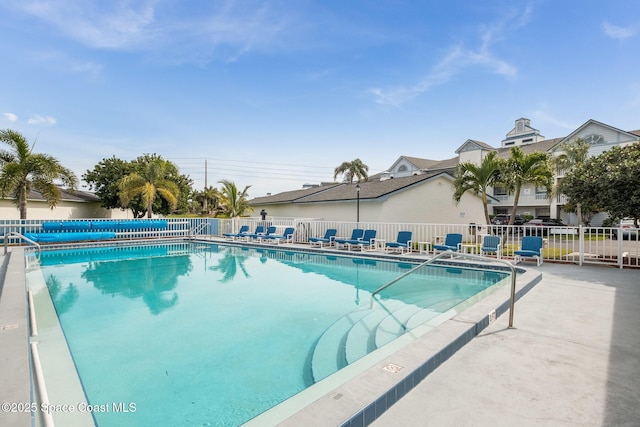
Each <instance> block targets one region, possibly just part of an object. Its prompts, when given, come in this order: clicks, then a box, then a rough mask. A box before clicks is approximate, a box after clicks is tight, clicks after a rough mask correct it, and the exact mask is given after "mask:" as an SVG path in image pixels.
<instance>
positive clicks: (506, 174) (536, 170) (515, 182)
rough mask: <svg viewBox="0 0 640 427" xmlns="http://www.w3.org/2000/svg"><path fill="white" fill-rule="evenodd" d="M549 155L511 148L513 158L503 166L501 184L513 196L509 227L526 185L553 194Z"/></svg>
mask: <svg viewBox="0 0 640 427" xmlns="http://www.w3.org/2000/svg"><path fill="white" fill-rule="evenodd" d="M550 163H551V162H550V159H549V153H546V152H540V151H536V152H533V153H529V154H525V153H524V151H522V149H521V148H520V147H513V148H511V157H510V158H509V159H507V160H506V162H504V164H503V169H502V170H501V173H500V175H501V176H500V179H499V182H500V184H501V185H503V186H504V187H505V188H506V190H507V191H508V192H509V193H510V194H513V209H512V211H511V212H512V215H511V218H510V219H509V225H513V221H514V219H515V218H516V212H517V210H518V202H519V200H520V191H521V190H522V187H523V186H524V185H525V184H534V185H535V186H536V187H544V188H545V190H546V191H547V194H549V195H550V194H551V193H552V192H553V170H552V168H551V164H550Z"/></svg>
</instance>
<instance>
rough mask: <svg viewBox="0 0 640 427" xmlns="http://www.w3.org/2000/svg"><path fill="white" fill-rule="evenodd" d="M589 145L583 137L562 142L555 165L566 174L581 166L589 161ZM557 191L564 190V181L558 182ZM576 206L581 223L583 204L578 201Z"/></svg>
mask: <svg viewBox="0 0 640 427" xmlns="http://www.w3.org/2000/svg"><path fill="white" fill-rule="evenodd" d="M589 147H590V145H589V143H588V142H586V141H585V140H584V139H582V138H577V139H575V140H573V141H570V142H564V143H562V144H561V145H560V147H559V148H560V150H562V153H561V154H560V155H559V156H558V157H556V158H555V159H554V160H553V161H554V164H555V166H556V167H557V168H558V169H564V171H565V174H566V173H567V172H570V171H571V170H573V169H574V168H576V167H581V166H582V165H584V162H586V161H587V156H588V154H589ZM557 191H558V193H563V192H564V186H563V181H560V183H559V184H558V188H557ZM575 208H576V215H577V217H578V221H579V224H582V222H583V221H582V204H581V203H576V204H575Z"/></svg>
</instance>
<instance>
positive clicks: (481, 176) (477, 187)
mask: <svg viewBox="0 0 640 427" xmlns="http://www.w3.org/2000/svg"><path fill="white" fill-rule="evenodd" d="M497 154H498V153H497V152H496V151H491V152H490V153H489V154H487V156H486V157H485V158H484V159H482V163H480V165H478V164H476V163H473V162H464V163H460V164H458V166H457V167H456V171H455V181H454V183H453V186H454V188H455V191H454V193H453V199H454V200H455V201H456V203H459V202H460V199H462V195H463V194H464V193H466V192H467V191H470V192H472V193H473V194H475V195H476V196H480V197H482V205H483V207H484V218H485V221H486V222H487V225H489V223H490V221H491V220H490V219H489V207H488V205H489V199H488V197H487V189H488V188H489V187H493V186H494V185H495V184H496V183H497V182H498V179H499V177H500V170H501V165H502V164H503V163H504V160H502V159H499V158H498V157H497Z"/></svg>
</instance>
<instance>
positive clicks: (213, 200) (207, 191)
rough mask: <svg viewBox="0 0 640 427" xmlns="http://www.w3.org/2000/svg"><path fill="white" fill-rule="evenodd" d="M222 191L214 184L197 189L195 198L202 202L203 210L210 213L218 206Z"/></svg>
mask: <svg viewBox="0 0 640 427" xmlns="http://www.w3.org/2000/svg"><path fill="white" fill-rule="evenodd" d="M220 196H221V195H220V192H219V191H218V189H217V188H215V187H213V186H209V187H205V188H204V190H202V191H197V192H196V195H195V198H196V200H197V201H198V202H200V203H201V204H202V211H203V212H204V213H207V214H208V213H209V212H211V211H212V210H215V209H217V208H218V203H219V200H220Z"/></svg>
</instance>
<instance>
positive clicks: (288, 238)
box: [258, 227, 296, 245]
mask: <svg viewBox="0 0 640 427" xmlns="http://www.w3.org/2000/svg"><path fill="white" fill-rule="evenodd" d="M274 228H275V227H274ZM295 232H296V229H295V228H293V227H287V228H285V229H284V231H283V232H282V234H269V232H268V230H267V234H265V235H264V236H261V237H258V240H259V241H260V242H261V243H262V242H264V241H269V240H274V241H275V242H276V244H277V245H279V244H280V242H281V241H283V240H284V241H285V243H288V242H291V243H293V234H294V233H295Z"/></svg>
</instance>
